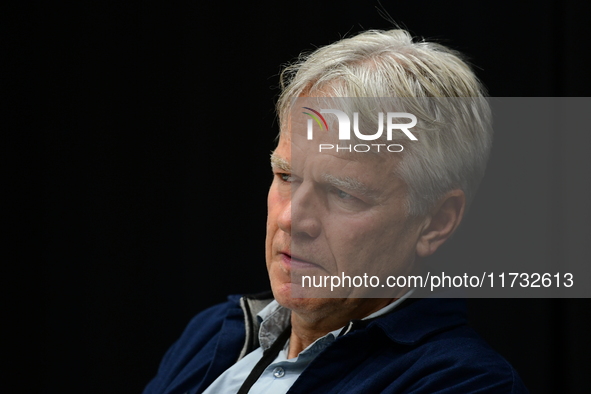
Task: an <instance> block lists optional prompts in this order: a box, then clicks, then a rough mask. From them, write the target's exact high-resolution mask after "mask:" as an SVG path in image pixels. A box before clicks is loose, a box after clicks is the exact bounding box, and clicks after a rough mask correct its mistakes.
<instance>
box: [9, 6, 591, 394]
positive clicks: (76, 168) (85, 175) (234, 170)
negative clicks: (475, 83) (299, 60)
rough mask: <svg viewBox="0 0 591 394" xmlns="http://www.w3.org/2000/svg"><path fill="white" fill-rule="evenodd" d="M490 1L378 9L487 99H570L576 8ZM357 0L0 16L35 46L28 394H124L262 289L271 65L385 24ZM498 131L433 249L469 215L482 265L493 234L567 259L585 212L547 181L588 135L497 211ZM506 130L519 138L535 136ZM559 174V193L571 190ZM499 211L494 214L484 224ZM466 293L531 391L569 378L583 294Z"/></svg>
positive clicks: (580, 342)
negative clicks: (39, 383) (186, 339)
mask: <svg viewBox="0 0 591 394" xmlns="http://www.w3.org/2000/svg"><path fill="white" fill-rule="evenodd" d="M501 3H502V4H499V2H498V1H489V0H487V1H479V2H475V1H467V0H466V1H450V2H402V1H387V0H383V1H382V5H383V6H382V8H381V9H382V10H386V11H387V12H388V13H389V14H390V15H391V17H392V18H393V19H394V20H395V21H397V22H398V23H400V24H402V25H403V26H405V27H406V28H408V29H409V30H410V31H411V32H412V33H413V34H415V35H418V36H424V37H426V38H430V39H436V40H439V41H440V42H442V43H443V44H446V45H449V46H451V47H453V48H455V49H458V50H460V51H462V52H464V53H466V54H468V56H469V57H470V58H471V61H472V62H473V63H474V64H475V65H476V72H477V74H478V76H479V77H480V78H481V79H482V80H483V81H484V83H485V85H486V86H487V87H488V89H489V93H490V95H491V96H496V97H505V96H588V95H589V87H590V83H589V82H590V77H589V66H590V63H589V55H588V51H589V43H588V40H589V38H590V35H589V30H588V27H587V23H588V20H587V19H588V15H589V14H588V13H587V12H586V10H584V9H583V8H584V7H583V3H584V2H583V1H579V2H577V1H573V0H566V1H558V0H553V1H551V0H541V1H520V2H517V1H515V2H501ZM376 6H377V3H376V2H373V1H368V2H361V1H357V2H353V1H339V2H322V3H319V2H299V3H293V2H289V3H287V2H286V3H281V2H258V3H257V4H249V3H248V2H241V3H238V4H231V3H228V2H208V5H202V4H199V3H198V2H196V1H193V2H184V3H182V4H169V3H167V4H166V5H160V6H153V5H146V4H144V5H141V6H131V5H126V4H122V3H121V2H114V3H107V2H95V3H94V4H92V5H91V4H87V3H84V4H83V3H82V2H74V3H72V4H68V5H64V4H61V5H60V4H54V3H51V4H50V3H47V4H46V5H45V6H44V7H43V8H42V9H39V10H36V12H35V13H34V15H33V18H31V19H29V18H24V17H17V18H15V19H14V21H13V22H14V26H21V24H22V26H23V27H22V28H15V29H14V34H18V35H20V36H21V38H23V39H24V44H23V46H22V47H20V46H19V47H18V48H17V50H20V51H22V52H23V53H24V52H26V51H28V50H29V49H27V46H29V47H30V50H31V51H36V52H37V53H38V54H40V55H41V58H42V60H41V62H40V63H39V65H40V67H39V70H38V72H37V74H36V75H35V78H36V79H35V81H39V84H40V85H41V86H43V87H44V88H45V89H44V90H45V91H46V92H47V93H48V96H47V99H46V100H45V103H46V104H47V105H48V107H47V105H46V107H47V111H46V112H44V115H43V116H44V122H45V125H46V128H45V129H44V130H42V131H43V132H44V140H43V141H44V146H43V148H44V152H45V154H46V155H47V160H46V161H45V165H44V173H43V175H44V178H43V179H44V189H43V196H42V197H43V200H44V206H43V208H44V209H43V222H42V223H43V237H44V243H43V245H44V250H43V252H44V253H43V259H42V261H43V266H44V269H43V271H42V273H43V275H44V276H43V278H42V279H43V282H44V283H46V287H45V289H46V290H47V291H46V295H45V297H44V301H45V305H46V308H45V326H44V327H45V328H44V331H43V333H44V336H43V338H44V339H43V342H44V347H43V350H44V353H43V355H44V356H43V358H42V364H43V365H42V368H43V370H44V372H45V375H44V376H45V380H44V387H45V388H44V392H48V393H50V392H51V393H62V392H85V393H132V392H140V391H141V390H142V388H143V386H144V385H145V384H146V383H147V382H148V380H149V379H150V378H151V377H152V376H153V375H154V374H155V372H156V368H157V366H158V363H159V360H160V358H161V357H162V355H163V354H164V352H165V350H166V349H167V348H168V346H170V344H171V343H172V342H173V341H174V340H175V339H176V338H177V337H178V336H179V335H180V333H181V331H182V329H183V327H184V326H185V325H186V323H187V322H188V320H189V319H190V318H191V317H192V316H193V315H194V314H195V313H197V312H198V311H200V310H202V309H204V308H206V307H207V306H210V305H212V304H214V303H217V302H220V301H222V300H224V299H225V297H226V295H227V294H229V293H243V292H256V291H260V290H264V289H267V288H268V281H267V277H266V270H265V264H264V236H265V220H266V192H267V190H266V189H267V187H268V185H269V183H270V180H271V175H270V170H269V164H268V157H269V153H270V151H271V150H272V149H273V147H274V142H273V140H274V136H275V134H276V133H277V125H276V121H275V116H274V113H273V105H274V99H275V97H276V95H277V92H278V90H277V88H276V86H277V84H278V77H277V74H278V72H279V70H280V65H281V64H284V63H286V62H288V61H290V60H292V59H294V58H295V57H296V56H297V55H298V54H299V53H300V51H302V50H312V49H314V48H315V47H317V46H321V45H325V44H328V43H330V42H332V41H335V40H337V39H339V38H340V37H343V36H346V35H351V34H353V33H356V32H359V31H361V30H366V29H370V28H380V29H387V28H390V27H391V26H392V24H391V22H390V21H389V20H388V19H387V18H383V17H381V16H380V14H381V12H380V11H378V9H377V8H376ZM39 26H43V28H39ZM33 32H34V33H33ZM499 133H500V134H498V139H497V142H496V145H495V149H497V151H493V158H492V161H491V166H490V170H489V174H487V181H485V182H484V184H483V187H482V188H483V189H482V190H481V192H480V194H479V195H478V196H477V201H476V203H475V205H474V209H473V210H472V212H471V214H470V216H469V217H468V218H467V224H466V225H465V226H464V230H462V231H461V232H460V234H458V236H457V237H456V239H454V240H452V241H453V242H452V244H451V245H450V246H449V247H447V249H445V250H444V251H443V252H442V253H445V254H447V255H451V256H454V254H456V255H459V254H461V253H462V250H465V249H464V248H472V250H474V248H475V247H478V244H474V243H473V242H472V241H473V239H471V238H470V236H473V234H472V235H471V233H473V232H471V231H470V229H471V227H469V226H470V223H479V222H480V223H482V222H483V221H485V222H486V221H489V222H490V223H491V229H489V230H490V233H489V234H491V235H490V236H488V237H485V238H484V239H485V240H488V241H486V242H488V245H489V246H490V245H496V241H495V240H494V239H493V238H494V237H495V236H496V235H499V234H501V233H502V234H503V235H504V237H505V238H502V239H504V240H505V241H511V240H512V241H513V243H512V244H510V245H512V246H503V244H502V243H501V244H500V245H501V246H499V250H496V251H494V250H493V251H487V253H498V254H499V257H500V258H502V256H504V255H505V256H510V255H511V254H512V253H513V252H514V251H513V250H511V247H513V248H518V249H520V251H521V252H522V253H523V252H525V254H526V255H527V252H528V251H529V250H534V249H535V250H537V252H538V253H539V251H540V250H541V251H542V254H544V255H548V256H550V257H549V258H553V259H556V260H557V261H559V260H561V259H568V258H575V259H578V260H577V261H581V259H584V256H585V251H584V248H585V247H586V244H585V242H580V243H577V245H574V246H572V245H570V244H569V243H568V242H567V241H568V237H569V234H570V233H577V234H579V236H580V234H587V235H588V230H586V228H587V226H586V224H587V223H588V219H589V210H588V208H586V206H587V203H584V204H580V208H582V209H585V210H584V211H581V212H580V215H579V219H573V220H574V221H568V220H565V219H564V218H565V217H566V216H565V215H566V211H568V210H569V209H571V208H569V207H570V205H569V203H568V202H569V201H570V200H569V194H566V193H563V192H562V190H563V186H564V182H566V181H564V180H563V179H564V175H565V174H566V173H569V172H571V171H576V170H577V169H578V167H574V169H573V168H570V167H569V166H570V165H573V164H572V163H570V162H568V158H569V157H573V156H576V155H586V152H585V147H588V146H589V142H590V141H589V138H588V135H587V136H581V138H583V139H582V140H581V139H578V138H579V137H577V139H576V144H571V145H569V144H566V145H564V144H563V146H562V148H561V149H559V150H557V151H556V150H554V151H552V153H551V154H550V151H549V152H548V153H549V154H547V155H542V156H541V157H542V159H541V162H540V163H536V165H535V166H534V168H533V169H534V170H536V169H537V170H539V172H536V178H535V179H536V180H535V182H533V181H532V182H533V183H528V182H517V183H516V184H514V185H511V188H512V190H511V195H512V196H513V197H515V199H513V200H510V201H505V208H506V209H505V210H503V211H501V210H500V209H499V208H498V207H497V208H496V209H497V210H495V208H491V205H490V204H491V203H492V204H494V202H495V201H497V200H496V199H497V198H498V197H499V196H502V195H505V194H506V193H501V192H500V191H499V190H498V189H496V186H500V187H501V188H502V187H503V186H505V188H508V187H509V186H508V185H506V184H504V183H503V176H504V175H503V174H506V171H507V168H510V167H511V166H516V165H519V164H520V161H523V160H527V159H526V158H525V157H524V155H522V154H520V152H519V151H517V152H513V153H514V156H513V157H511V158H509V159H506V157H507V156H505V158H504V156H503V155H504V153H499V152H501V151H502V149H503V143H502V142H499V141H503V138H505V140H510V136H509V137H508V136H504V137H503V135H502V133H501V132H499ZM523 133H524V136H526V138H531V140H532V141H535V138H536V135H535V130H523ZM587 134H588V133H587ZM559 137H560V136H556V138H559ZM499 149H500V150H499ZM570 149H572V150H573V151H570ZM495 152H496V153H495ZM577 157H578V156H577ZM507 160H509V163H508V162H507ZM569 163H570V164H569ZM584 163H586V162H584ZM540 166H541V167H543V168H540ZM582 174H583V176H586V175H587V174H588V172H586V173H582ZM529 175H531V174H527V173H526V174H523V175H522V177H526V178H527V177H528V176H529ZM574 178H575V180H571V181H569V182H570V183H569V185H571V186H572V187H574V188H575V189H576V188H577V187H578V186H577V185H578V184H579V183H581V182H582V184H584V185H588V179H586V178H584V177H583V178H582V179H578V177H574ZM489 179H490V180H489ZM487 182H488V183H487ZM495 182H497V183H495ZM581 190H582V192H583V196H589V194H585V193H588V188H586V189H581ZM581 190H579V191H581ZM538 193H541V194H543V195H544V196H545V199H544V201H545V203H544V204H542V205H541V206H540V207H539V208H540V209H539V210H535V211H533V212H530V211H528V212H530V214H531V215H532V217H535V216H536V215H541V216H542V217H543V218H545V219H547V220H545V221H544V222H543V223H545V225H544V226H537V228H533V227H534V226H531V225H528V223H530V219H531V218H530V217H527V216H525V217H524V216H523V215H522V216H520V212H521V210H522V209H523V207H524V206H525V205H528V201H530V200H529V197H531V195H537V194H538ZM572 193H574V192H572ZM577 195H579V194H577ZM511 201H513V202H514V204H512V203H511ZM493 206H494V205H493ZM568 212H570V211H568ZM499 216H501V217H504V218H505V219H506V220H507V221H506V222H494V218H495V217H499ZM575 216H577V215H575ZM581 217H582V218H584V225H583V224H582V223H583V222H581V220H580V218H581ZM503 223H504V224H503ZM495 226H496V227H495ZM535 231H541V232H542V233H541V234H542V235H541V238H539V239H538V238H536V237H534V236H531V234H533V233H535ZM585 231H587V232H586V233H585ZM532 232H533V233H532ZM528 234H530V237H529V238H528V236H527V235H528ZM565 234H566V235H565ZM522 236H523V238H525V241H523V242H525V244H526V245H525V246H523V247H521V246H520V245H519V244H520V242H521V237H522ZM477 239H478V238H476V241H474V242H478V241H477ZM480 239H481V240H482V239H483V238H482V237H481V238H480ZM491 239H492V240H491ZM565 239H566V240H565ZM458 245H459V246H458ZM549 245H550V246H549ZM571 247H572V248H574V249H573V250H575V251H574V252H573V253H574V255H572V254H569V251H571ZM577 248H578V249H577ZM493 249H494V248H493ZM572 256H574V257H572ZM469 306H470V310H471V314H472V324H473V325H474V326H475V327H476V328H477V329H478V330H479V332H480V333H481V334H482V335H483V336H484V337H485V338H486V339H487V340H488V341H489V343H491V345H492V346H493V347H494V348H496V349H497V350H498V351H500V352H501V353H502V354H503V355H504V356H505V357H506V358H507V359H508V360H509V361H510V362H511V363H513V365H514V366H515V367H516V368H517V370H518V371H519V372H520V374H521V375H522V377H523V379H524V381H525V382H526V384H527V385H528V386H529V387H530V389H531V391H532V392H536V393H557V392H561V393H570V392H572V393H575V392H587V391H588V388H589V384H588V375H587V371H588V370H589V368H590V367H591V363H590V362H589V357H588V354H589V351H591V345H590V343H589V340H588V336H587V333H588V332H589V328H590V325H589V324H588V323H586V320H585V319H586V318H588V316H589V307H590V306H591V303H590V302H589V300H565V299H559V300H553V299H542V300H507V299H498V300H497V299H495V300H470V301H469Z"/></svg>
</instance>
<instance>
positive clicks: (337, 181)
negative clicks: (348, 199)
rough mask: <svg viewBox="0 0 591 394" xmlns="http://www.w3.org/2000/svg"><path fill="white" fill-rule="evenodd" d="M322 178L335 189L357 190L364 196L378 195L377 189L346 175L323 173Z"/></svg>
mask: <svg viewBox="0 0 591 394" xmlns="http://www.w3.org/2000/svg"><path fill="white" fill-rule="evenodd" d="M322 178H323V179H324V180H325V181H326V182H328V183H329V184H330V185H332V186H334V187H336V188H337V189H344V191H353V192H357V193H360V194H361V195H363V196H366V197H376V196H377V195H378V192H377V190H374V189H372V188H370V187H369V186H367V185H365V184H364V183H362V182H360V181H359V180H357V179H354V178H350V177H348V176H346V177H338V176H334V175H331V174H323V175H322Z"/></svg>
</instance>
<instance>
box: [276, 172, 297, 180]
mask: <svg viewBox="0 0 591 394" xmlns="http://www.w3.org/2000/svg"><path fill="white" fill-rule="evenodd" d="M277 176H278V177H279V178H281V180H282V181H283V182H292V181H293V177H292V176H291V174H285V173H279V174H277Z"/></svg>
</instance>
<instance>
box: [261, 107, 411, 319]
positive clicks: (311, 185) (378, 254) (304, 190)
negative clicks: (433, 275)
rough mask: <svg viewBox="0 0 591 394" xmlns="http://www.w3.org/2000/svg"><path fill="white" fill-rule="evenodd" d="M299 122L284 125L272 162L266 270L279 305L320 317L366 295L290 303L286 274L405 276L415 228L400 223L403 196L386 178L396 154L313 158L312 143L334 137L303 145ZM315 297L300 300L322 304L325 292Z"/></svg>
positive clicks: (393, 179) (398, 184)
mask: <svg viewBox="0 0 591 394" xmlns="http://www.w3.org/2000/svg"><path fill="white" fill-rule="evenodd" d="M302 122H305V119H302V117H301V116H300V117H298V116H294V117H293V118H292V121H291V122H290V125H289V126H288V127H286V129H287V130H283V132H282V134H281V138H280V140H279V144H278V146H277V149H276V150H275V151H274V153H273V155H272V160H271V162H272V168H273V174H274V177H273V182H272V184H271V188H270V190H269V196H268V218H267V238H266V261H267V270H268V272H269V277H270V280H271V287H272V289H273V293H274V296H275V298H276V299H277V301H278V302H279V303H280V304H281V305H283V306H285V307H287V308H289V309H292V310H294V311H299V312H302V313H306V312H308V313H311V312H313V311H318V312H321V313H327V312H330V310H331V309H334V308H341V307H343V306H345V305H351V304H354V303H355V302H356V301H354V300H355V299H356V298H358V297H359V296H361V295H362V293H361V292H362V291H364V290H367V289H363V288H359V289H353V291H351V292H349V293H348V294H346V295H345V296H344V297H346V298H341V299H335V298H295V297H294V296H293V295H294V293H292V291H294V290H297V289H296V287H297V286H298V284H297V281H295V282H294V276H295V275H294V273H299V274H300V275H301V274H308V273H310V274H313V275H327V276H330V275H339V276H340V275H341V274H343V273H344V274H345V275H349V276H353V275H363V274H364V273H366V274H367V275H368V276H372V275H380V276H381V277H383V276H384V274H387V275H409V274H412V273H413V272H415V270H416V266H415V264H414V263H415V255H416V243H417V239H418V237H419V225H418V223H419V222H418V221H417V220H416V219H412V218H409V217H407V215H406V208H405V199H406V195H407V188H406V185H405V183H404V182H403V181H402V180H401V179H400V178H399V177H397V176H396V175H395V173H394V169H395V166H396V165H397V164H398V162H399V160H400V156H397V155H399V154H398V153H392V152H385V153H380V154H370V153H353V154H351V153H343V152H338V153H337V152H335V151H333V150H331V151H323V152H318V144H319V143H332V144H334V143H336V141H334V140H333V138H334V137H333V134H334V133H333V134H330V133H317V135H315V136H314V140H313V141H311V140H307V138H306V135H305V132H304V131H305V130H306V128H305V125H303V124H302ZM392 290H393V292H392V293H391V294H392V298H397V297H400V296H401V295H402V292H403V290H401V289H392ZM315 291H316V292H315V293H306V294H316V296H314V295H313V297H327V296H330V295H327V294H329V292H330V288H328V289H326V288H322V289H320V290H318V289H316V290H315ZM296 294H297V292H296ZM299 294H302V293H299ZM307 297H310V296H309V295H308V296H307ZM357 302H359V300H357ZM368 302H371V300H369V299H368V300H363V302H362V303H368Z"/></svg>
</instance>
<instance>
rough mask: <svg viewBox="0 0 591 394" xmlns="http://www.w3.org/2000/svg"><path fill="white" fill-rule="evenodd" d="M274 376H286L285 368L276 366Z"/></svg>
mask: <svg viewBox="0 0 591 394" xmlns="http://www.w3.org/2000/svg"><path fill="white" fill-rule="evenodd" d="M273 376H275V377H276V378H282V377H283V376H285V369H283V368H281V367H277V368H275V369H274V370H273Z"/></svg>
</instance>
